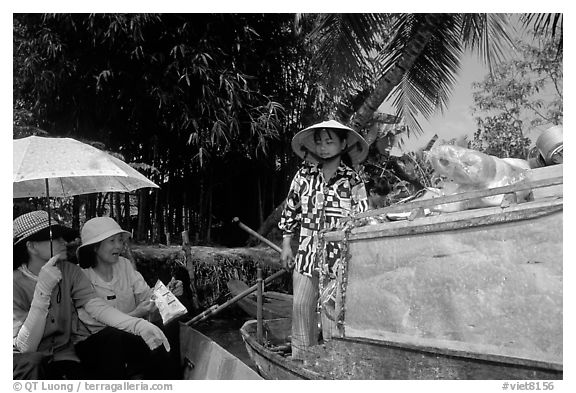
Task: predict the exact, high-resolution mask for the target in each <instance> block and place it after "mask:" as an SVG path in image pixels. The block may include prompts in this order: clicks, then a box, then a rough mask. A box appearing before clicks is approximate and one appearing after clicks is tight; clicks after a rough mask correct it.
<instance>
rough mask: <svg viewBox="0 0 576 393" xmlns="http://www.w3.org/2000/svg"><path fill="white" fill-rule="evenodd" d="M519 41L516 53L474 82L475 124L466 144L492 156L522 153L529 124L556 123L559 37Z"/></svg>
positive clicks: (559, 118)
mask: <svg viewBox="0 0 576 393" xmlns="http://www.w3.org/2000/svg"><path fill="white" fill-rule="evenodd" d="M539 38H540V40H538V41H536V42H535V43H533V44H527V43H523V42H518V43H517V45H516V46H517V47H518V48H519V55H518V56H515V57H514V58H513V59H512V60H510V61H507V62H502V63H500V64H498V66H497V67H495V69H494V71H493V73H492V74H491V75H487V76H486V78H485V79H484V80H483V81H482V82H480V83H476V84H474V89H475V91H474V95H473V97H474V107H475V114H476V121H477V125H478V130H477V131H476V133H475V135H474V140H473V141H471V147H472V148H474V149H476V150H480V151H483V152H485V153H488V154H491V155H495V156H497V157H502V158H504V157H515V158H527V157H528V153H529V147H530V145H531V143H532V142H534V141H531V139H530V138H528V137H527V135H529V134H530V133H531V132H533V131H534V130H540V131H543V130H545V129H546V128H548V127H550V126H552V125H556V124H561V123H562V119H563V87H562V80H563V72H562V60H563V58H562V46H561V38H560V37H558V36H556V37H555V38H554V39H550V38H548V39H546V37H542V36H539Z"/></svg>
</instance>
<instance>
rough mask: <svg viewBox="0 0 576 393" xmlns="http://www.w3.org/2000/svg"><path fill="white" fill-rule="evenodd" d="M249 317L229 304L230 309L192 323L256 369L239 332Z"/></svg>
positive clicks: (195, 327)
mask: <svg viewBox="0 0 576 393" xmlns="http://www.w3.org/2000/svg"><path fill="white" fill-rule="evenodd" d="M250 319H254V318H251V317H250V316H248V315H247V314H245V313H244V312H243V311H242V310H240V309H238V308H236V307H235V306H231V307H230V310H225V311H223V312H221V313H219V314H217V315H216V316H214V317H212V318H210V319H207V320H206V321H203V322H200V323H198V324H196V325H194V329H196V330H198V331H199V332H200V333H202V334H204V335H205V336H208V337H210V338H211V339H212V340H214V341H215V342H216V343H218V345H220V346H221V347H222V348H224V349H226V350H227V351H228V352H230V353H231V354H232V355H234V356H236V357H237V358H239V359H240V360H242V361H243V362H244V363H246V364H247V365H248V366H250V367H251V368H252V369H254V370H256V365H255V364H254V362H253V361H252V360H251V359H250V356H249V355H248V352H247V351H246V346H245V345H244V340H242V335H241V334H240V328H241V327H242V325H243V324H244V322H246V321H248V320H250ZM256 371H257V370H256Z"/></svg>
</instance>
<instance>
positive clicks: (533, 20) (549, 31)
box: [520, 13, 564, 52]
mask: <svg viewBox="0 0 576 393" xmlns="http://www.w3.org/2000/svg"><path fill="white" fill-rule="evenodd" d="M563 16H564V14H562V13H558V14H554V13H550V14H524V15H522V17H521V19H520V20H521V21H522V24H523V25H524V27H526V28H530V27H531V28H532V29H533V30H534V34H535V35H536V34H542V35H549V36H550V37H551V38H554V37H556V35H559V36H560V39H559V42H558V51H559V52H561V51H562V48H563V36H564V26H563V21H564V18H563Z"/></svg>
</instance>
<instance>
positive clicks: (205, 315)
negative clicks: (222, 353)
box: [186, 269, 287, 326]
mask: <svg viewBox="0 0 576 393" xmlns="http://www.w3.org/2000/svg"><path fill="white" fill-rule="evenodd" d="M286 272H287V270H286V269H281V270H278V271H277V272H276V273H274V274H272V275H271V276H268V277H267V278H266V279H265V280H264V282H263V283H262V284H263V285H266V284H268V283H270V282H272V281H274V280H276V279H277V278H278V277H280V276H282V275H283V274H284V273H286ZM257 286H258V284H254V285H253V286H251V287H250V288H248V289H245V290H244V291H242V292H240V293H239V294H238V295H236V296H234V297H233V298H232V299H230V300H228V301H227V302H226V303H223V304H222V305H221V306H217V305H214V306H212V307H210V308H209V309H208V310H206V311H204V312H203V313H202V314H199V315H196V316H195V317H194V318H192V319H191V320H189V321H188V322H186V325H188V326H190V325H192V324H194V323H197V322H200V321H203V320H205V319H207V318H208V317H211V316H212V315H216V314H218V313H219V312H220V311H222V310H224V309H225V308H227V307H228V306H230V305H232V304H234V303H236V302H237V301H238V300H240V299H242V298H245V297H246V296H248V295H250V294H251V293H253V292H254V291H256V289H257Z"/></svg>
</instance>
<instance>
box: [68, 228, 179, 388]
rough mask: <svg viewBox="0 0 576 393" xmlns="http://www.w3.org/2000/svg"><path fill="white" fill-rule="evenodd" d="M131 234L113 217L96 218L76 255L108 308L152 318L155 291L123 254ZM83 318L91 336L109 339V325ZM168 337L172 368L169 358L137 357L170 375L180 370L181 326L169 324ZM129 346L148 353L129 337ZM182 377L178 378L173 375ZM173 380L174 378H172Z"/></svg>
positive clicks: (175, 285)
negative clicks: (152, 299) (106, 327)
mask: <svg viewBox="0 0 576 393" xmlns="http://www.w3.org/2000/svg"><path fill="white" fill-rule="evenodd" d="M129 237H130V233H129V232H127V231H125V230H123V229H122V228H121V227H120V225H118V223H117V222H116V221H115V220H114V219H113V218H111V217H95V218H92V219H90V220H88V221H86V223H85V224H84V226H83V227H82V232H81V239H82V245H81V246H80V247H78V249H77V250H76V255H77V257H78V261H79V264H80V267H82V268H83V269H84V273H85V274H86V276H87V277H88V279H89V280H90V282H91V283H92V286H93V287H94V289H95V290H96V294H97V295H98V296H99V297H100V298H102V299H103V300H104V301H105V302H106V303H107V304H108V305H110V306H112V307H114V308H116V309H118V310H120V311H122V312H124V313H126V314H128V315H131V316H134V317H140V318H148V319H150V317H151V316H152V313H153V312H154V311H156V310H157V308H156V306H155V304H154V302H153V301H151V296H152V292H153V290H152V289H151V288H150V287H149V286H148V284H147V283H146V281H145V280H144V278H143V277H142V275H141V274H140V273H139V272H138V271H136V269H134V267H133V266H132V263H131V262H130V261H129V260H128V259H126V258H124V257H123V256H121V255H120V254H121V253H122V251H123V250H124V248H125V246H126V240H127V239H128V238H129ZM168 288H169V289H170V290H171V291H172V292H173V293H174V295H176V296H180V295H182V293H183V287H182V282H181V281H179V280H174V279H172V281H170V282H169V283H168ZM79 315H80V319H81V320H82V321H83V322H84V326H85V327H86V329H89V330H90V333H92V334H94V333H97V334H99V335H100V336H103V337H105V336H106V332H102V330H105V326H103V325H102V324H101V323H99V322H98V321H95V320H94V318H91V317H90V316H89V315H87V314H86V313H85V312H83V311H82V310H80V313H79ZM164 332H165V334H166V335H167V336H168V339H169V341H170V344H171V347H172V351H171V354H170V355H171V358H172V363H173V364H172V365H169V359H168V358H164V359H162V358H161V357H160V358H159V359H154V360H146V359H145V358H143V357H141V356H140V357H136V358H135V360H136V361H138V359H140V360H141V361H142V362H148V363H154V364H156V366H155V367H156V368H157V369H163V370H164V371H165V373H166V374H168V375H169V374H170V373H171V372H175V371H177V369H178V368H177V364H174V363H178V362H179V354H178V347H179V345H178V326H177V324H176V323H172V324H169V325H168V326H166V327H165V328H164ZM126 341H127V342H126V343H125V346H126V347H127V348H128V349H127V351H128V352H129V353H142V352H146V351H145V348H144V349H143V348H142V344H143V343H142V342H137V341H135V340H134V339H133V338H132V337H128V336H127V337H126ZM93 345H97V341H96V340H92V343H91V344H90V346H93ZM90 346H86V348H84V347H82V348H81V350H82V351H85V352H89V351H90ZM172 377H174V378H178V375H172ZM171 379H173V378H171Z"/></svg>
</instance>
